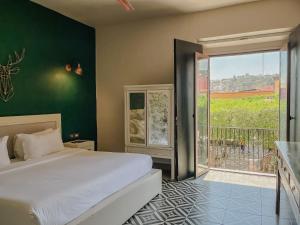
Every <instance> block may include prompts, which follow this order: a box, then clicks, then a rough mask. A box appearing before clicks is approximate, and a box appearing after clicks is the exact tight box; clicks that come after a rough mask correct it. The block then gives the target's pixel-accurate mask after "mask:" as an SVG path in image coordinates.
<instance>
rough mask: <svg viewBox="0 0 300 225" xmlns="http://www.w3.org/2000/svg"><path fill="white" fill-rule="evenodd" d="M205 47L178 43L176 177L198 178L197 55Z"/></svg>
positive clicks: (180, 41)
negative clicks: (196, 121)
mask: <svg viewBox="0 0 300 225" xmlns="http://www.w3.org/2000/svg"><path fill="white" fill-rule="evenodd" d="M196 52H199V53H201V52H202V46H201V45H198V44H195V43H190V42H187V41H182V40H175V42H174V59H175V60H174V63H175V64H174V71H175V78H174V80H175V156H176V167H175V168H176V171H175V173H176V178H177V180H183V179H187V178H192V177H195V174H196V171H195V143H196V141H195V133H196V132H195V72H196V60H195V53H196Z"/></svg>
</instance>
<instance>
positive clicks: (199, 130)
mask: <svg viewBox="0 0 300 225" xmlns="http://www.w3.org/2000/svg"><path fill="white" fill-rule="evenodd" d="M195 59H196V74H195V86H196V87H195V130H196V133H195V135H196V138H195V141H196V143H195V146H196V154H195V156H196V157H195V164H196V175H197V176H200V175H202V174H204V173H206V172H207V171H208V151H209V149H208V148H209V145H208V140H209V58H208V57H205V56H204V55H203V54H200V53H196V56H195Z"/></svg>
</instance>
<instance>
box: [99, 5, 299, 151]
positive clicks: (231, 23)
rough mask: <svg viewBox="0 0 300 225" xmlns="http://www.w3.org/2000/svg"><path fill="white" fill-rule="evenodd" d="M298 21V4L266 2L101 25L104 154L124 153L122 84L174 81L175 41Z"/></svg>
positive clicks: (101, 135)
mask: <svg viewBox="0 0 300 225" xmlns="http://www.w3.org/2000/svg"><path fill="white" fill-rule="evenodd" d="M299 23H300V1H298V0H265V1H259V2H253V3H249V4H243V5H237V6H232V7H227V8H221V9H217V10H211V11H206V12H200V13H194V14H189V15H184V16H172V17H165V18H156V19H150V20H149V19H148V20H143V21H138V22H133V23H128V24H120V25H114V26H108V27H98V28H97V29H96V30H97V42H96V43H97V98H98V105H97V110H98V143H99V145H98V146H99V149H100V150H106V151H124V106H123V104H124V99H123V85H129V84H159V83H172V82H173V39H174V38H178V39H184V40H188V41H192V42H195V41H196V40H197V39H199V38H204V37H214V36H223V35H231V34H239V33H247V32H255V31H263V30H271V29H278V28H288V27H294V26H296V25H297V24H299Z"/></svg>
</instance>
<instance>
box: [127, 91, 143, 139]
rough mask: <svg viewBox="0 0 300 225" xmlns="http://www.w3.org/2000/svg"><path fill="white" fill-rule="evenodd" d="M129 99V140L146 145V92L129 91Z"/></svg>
mask: <svg viewBox="0 0 300 225" xmlns="http://www.w3.org/2000/svg"><path fill="white" fill-rule="evenodd" d="M128 99H129V104H128V105H129V109H128V123H129V124H128V125H129V126H128V139H129V140H128V141H129V143H130V144H134V145H146V119H145V118H146V107H145V102H146V92H129V93H128Z"/></svg>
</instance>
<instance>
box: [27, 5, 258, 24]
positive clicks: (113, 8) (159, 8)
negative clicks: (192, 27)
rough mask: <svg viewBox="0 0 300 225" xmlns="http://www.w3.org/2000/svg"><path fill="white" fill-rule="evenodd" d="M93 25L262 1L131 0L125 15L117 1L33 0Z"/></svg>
mask: <svg viewBox="0 0 300 225" xmlns="http://www.w3.org/2000/svg"><path fill="white" fill-rule="evenodd" d="M31 1H33V2H35V3H38V4H40V5H43V6H45V7H47V8H50V9H52V10H54V11H57V12H59V13H61V14H63V15H65V16H68V17H71V18H73V19H75V20H78V21H80V22H82V23H85V24H87V25H90V26H93V27H95V26H97V25H105V24H114V23H123V22H129V21H134V20H140V19H146V18H152V17H159V16H167V15H177V14H184V13H192V12H198V11H204V10H209V9H216V8H221V7H225V6H231V5H236V4H242V3H247V2H253V1H261V0H131V1H130V2H131V3H132V5H133V6H134V8H135V10H134V11H132V12H126V11H125V10H124V9H123V8H122V7H121V6H120V4H119V3H118V2H117V1H116V0H65V1H62V0H51V1H49V0H31Z"/></svg>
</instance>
